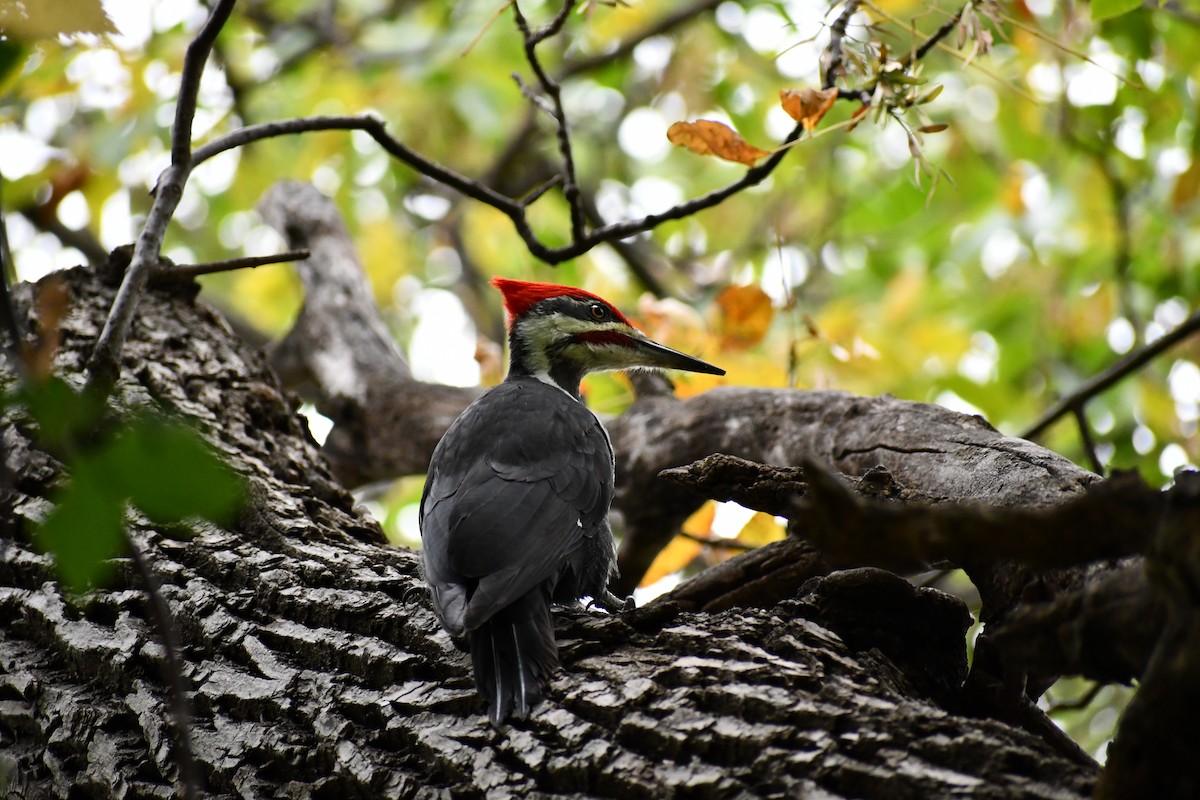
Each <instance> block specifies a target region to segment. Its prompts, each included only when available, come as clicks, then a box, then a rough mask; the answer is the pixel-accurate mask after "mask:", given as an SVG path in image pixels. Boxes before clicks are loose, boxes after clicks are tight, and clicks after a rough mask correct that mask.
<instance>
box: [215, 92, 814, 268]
mask: <svg viewBox="0 0 1200 800" xmlns="http://www.w3.org/2000/svg"><path fill="white" fill-rule="evenodd" d="M322 130H361V131H364V132H365V133H367V134H369V135H370V136H371V138H372V139H374V140H375V141H376V142H378V143H379V144H380V146H382V147H383V149H384V150H385V151H387V152H388V153H389V154H390V155H392V156H394V157H395V158H397V159H399V160H400V161H403V162H404V163H405V164H407V165H408V166H410V167H412V168H413V169H414V170H416V171H417V172H419V173H421V174H422V175H425V176H426V177H429V178H433V179H434V180H436V181H438V182H439V183H443V184H445V185H446V186H449V187H450V188H452V189H454V190H456V191H458V192H460V193H461V194H464V195H466V196H467V197H470V198H472V199H473V200H478V201H479V202H481V203H485V204H487V205H489V206H491V207H492V208H495V209H496V210H497V211H500V212H501V213H503V214H504V215H505V216H507V217H508V218H509V219H510V220H512V223H513V226H514V227H515V228H516V229H517V234H518V235H519V236H520V237H521V239H522V241H524V242H525V245H526V247H528V248H529V252H530V253H532V254H533V255H534V256H536V257H537V258H540V259H542V260H543V261H545V262H546V263H548V264H561V263H562V262H564V261H568V260H570V259H572V258H576V257H577V256H581V255H583V254H584V253H586V252H588V251H589V250H591V249H592V248H593V247H595V246H596V245H598V244H603V243H605V242H615V241H619V240H621V239H628V238H629V237H630V236H636V235H637V234H639V233H643V232H645V231H648V230H651V229H653V228H656V227H657V226H659V225H661V224H662V223H664V222H668V221H670V220H677V219H684V218H685V217H689V216H691V215H693V214H696V213H698V212H700V211H704V210H705V209H708V208H712V207H713V206H716V205H719V204H720V203H722V202H724V201H725V200H727V199H728V198H730V197H732V196H733V195H735V194H737V193H738V192H741V191H743V190H744V189H748V188H750V187H752V186H757V185H758V184H759V183H762V182H763V181H764V180H766V178H767V176H769V175H770V174H771V173H772V172H773V171H774V170H775V168H776V167H777V166H779V162H781V161H782V160H783V159H784V157H785V156H786V155H787V153H788V150H789V148H782V149H779V150H777V151H776V152H775V153H773V154H772V155H771V156H770V157H769V158H767V159H766V160H765V161H763V162H761V163H760V164H757V165H755V166H753V167H751V168H750V169H748V170H746V173H745V174H744V175H743V176H742V177H741V178H739V179H738V180H736V181H734V182H733V183H731V184H729V185H728V186H725V187H724V188H721V189H716V190H714V191H711V192H709V193H708V194H705V195H701V196H700V197H696V198H693V199H691V200H688V201H687V202H684V203H680V204H679V205H677V206H675V207H673V208H669V209H667V210H666V211H663V212H660V213H658V214H648V215H646V216H644V217H641V218H640V219H631V220H622V221H621V222H614V223H611V224H608V225H604V226H603V227H600V228H596V229H595V230H592V231H588V232H587V233H586V235H584V236H583V237H581V238H578V239H575V240H573V241H572V242H571V243H570V244H566V245H563V246H561V247H550V246H549V245H547V244H545V243H543V242H542V241H541V240H540V239H538V237H537V234H535V233H534V232H533V228H532V227H531V226H530V224H529V220H528V218H527V217H526V215H525V205H524V203H523V202H522V201H519V200H514V199H513V198H511V197H507V196H505V195H502V194H500V193H499V192H497V191H495V190H493V189H491V188H489V187H487V186H485V185H484V184H482V183H480V182H479V181H477V180H473V179H471V178H468V177H466V176H464V175H460V174H459V173H457V172H455V171H454V170H452V169H449V168H448V167H444V166H442V165H441V164H438V163H437V162H434V161H431V160H430V159H428V158H426V157H425V156H423V155H421V154H420V153H417V152H416V151H415V150H413V149H411V148H409V147H408V146H406V145H405V144H404V143H402V142H401V141H399V140H398V139H396V138H395V137H393V136H392V135H391V134H389V133H388V132H387V130H386V127H385V123H384V121H383V120H381V119H380V118H378V117H375V116H371V115H368V114H363V115H358V116H348V117H299V118H296V119H289V120H280V121H277V122H265V123H262V124H259V125H250V126H247V127H245V128H241V129H239V130H236V131H233V132H232V133H228V134H226V135H224V136H221V137H220V138H217V139H214V140H213V141H211V142H209V143H208V144H206V145H204V146H203V147H200V148H197V150H196V152H195V164H197V165H198V164H200V163H202V162H203V161H205V160H206V159H209V158H212V157H213V156H215V155H217V154H218V153H223V152H225V151H226V150H230V149H232V148H234V147H240V146H242V145H246V144H250V143H251V142H255V141H258V140H260V139H268V138H271V137H274V136H283V135H287V134H294V133H306V132H309V131H322ZM803 132H804V127H803V126H802V125H796V127H795V128H793V129H792V132H791V133H789V134H788V136H787V138H786V139H785V140H784V143H785V144H790V143H792V142H794V141H796V140H797V139H798V138H799V137H800V134H801V133H803Z"/></svg>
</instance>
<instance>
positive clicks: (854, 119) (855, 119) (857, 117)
mask: <svg viewBox="0 0 1200 800" xmlns="http://www.w3.org/2000/svg"><path fill="white" fill-rule="evenodd" d="M870 110H871V107H870V106H867V105H862V106H859V107H858V109H857V110H856V111H855V112H854V113H853V114H851V115H850V120H851V122H850V127H848V128H846V133H849V132H850V131H852V130H854V129H855V128H857V127H858V126H859V123H861V122H862V118H863V117H864V116H866V114H867V112H868V111H870Z"/></svg>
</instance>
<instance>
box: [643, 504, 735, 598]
mask: <svg viewBox="0 0 1200 800" xmlns="http://www.w3.org/2000/svg"><path fill="white" fill-rule="evenodd" d="M716 514H717V504H716V503H714V502H713V501H712V500H709V501H708V502H707V503H705V504H704V505H702V506H700V509H699V510H698V511H697V512H696V513H694V514H692V515H691V516H690V517H688V518H687V521H686V522H684V523H683V531H684V532H685V533H690V534H691V535H692V536H702V537H707V536H708V535H709V534H710V533H711V532H712V523H713V519H715V518H716ZM703 546H704V545H702V544H700V542H697V541H696V540H695V539H689V538H688V537H686V536H676V537H675V538H674V539H672V540H671V542H670V544H668V545H667V546H666V547H664V548H663V549H662V550H660V551H659V553H658V556H657V557H656V558H655V559H654V563H653V564H651V565H650V569H648V570H646V574H645V575H643V576H642V582H641V583H640V584H638V585H639V586H642V587H645V586H650V585H652V584H655V583H658V582H659V581H661V580H662V579H663V578H665V577H667V576H668V575H673V574H674V573H676V572H679V570H681V569H683V568H684V567H686V566H687V565H688V564H690V563H692V561H694V560H695V559H696V556H698V555H700V549H701V548H702V547H703Z"/></svg>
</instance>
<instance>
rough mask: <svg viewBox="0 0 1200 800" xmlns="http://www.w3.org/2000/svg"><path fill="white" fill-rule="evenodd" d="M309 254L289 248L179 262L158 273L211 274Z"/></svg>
mask: <svg viewBox="0 0 1200 800" xmlns="http://www.w3.org/2000/svg"><path fill="white" fill-rule="evenodd" d="M308 256H309V252H308V251H307V250H288V251H287V252H284V253H275V254H273V255H269V256H243V257H242V258H228V259H225V260H224V261H208V262H205V263H203V264H179V265H177V266H174V267H168V268H165V269H163V270H161V272H160V273H158V274H161V275H162V276H163V277H167V278H171V279H175V278H195V277H197V276H200V275H211V274H213V273H215V272H232V271H233V270H235V269H254V268H255V267H262V266H266V265H267V264H282V263H285V262H287V261H303V260H305V259H306V258H308ZM156 277H157V276H156Z"/></svg>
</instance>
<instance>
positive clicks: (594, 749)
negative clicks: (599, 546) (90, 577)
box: [0, 270, 1097, 798]
mask: <svg viewBox="0 0 1200 800" xmlns="http://www.w3.org/2000/svg"><path fill="white" fill-rule="evenodd" d="M65 278H66V280H67V281H68V285H69V288H70V291H71V295H72V306H71V313H70V315H69V316H68V317H67V319H66V320H64V323H63V347H62V350H61V352H60V354H59V356H58V359H57V361H56V369H57V370H58V372H59V373H60V374H62V375H63V376H65V377H67V378H68V379H69V380H72V381H76V382H79V381H82V375H83V370H84V368H85V363H86V358H87V355H88V353H89V350H90V346H91V344H92V343H93V342H94V340H95V337H96V335H97V333H98V331H99V327H100V325H101V324H102V320H103V318H104V314H105V312H106V311H107V309H108V307H109V305H110V304H111V300H112V296H113V292H112V290H111V289H110V288H108V287H106V286H103V285H101V284H100V283H99V282H98V281H96V280H95V278H94V277H93V276H92V275H90V274H89V273H87V272H85V271H83V270H76V271H72V272H70V273H68V274H67V275H66V276H65ZM37 290H38V289H37V288H31V287H24V288H23V290H22V292H21V295H22V297H23V298H24V299H25V302H23V303H22V304H21V305H22V313H23V314H25V315H26V316H27V317H28V316H29V314H30V312H29V311H28V309H29V308H30V304H29V302H28V299H29V296H30V295H31V294H32V293H34V292H36V291H37ZM29 323H30V325H31V326H35V325H36V320H33V319H30V320H29ZM122 366H123V369H122V376H123V377H122V379H121V380H120V382H119V383H118V384H117V387H116V393H115V395H114V400H113V402H114V404H115V405H116V407H117V408H132V407H136V406H140V405H155V406H158V407H162V408H166V409H168V410H170V411H172V412H174V413H178V414H181V415H185V416H187V417H189V418H191V419H193V420H195V421H196V422H197V424H199V425H200V427H201V428H202V430H203V431H204V432H205V433H206V435H207V436H208V437H209V438H210V439H211V440H212V441H213V442H214V443H215V444H216V445H217V446H218V447H219V448H220V450H221V451H222V452H223V453H224V455H225V456H226V457H227V458H228V460H229V462H230V464H231V465H232V466H233V467H234V468H235V469H236V470H237V471H238V472H239V473H241V474H243V475H244V476H246V478H247V479H248V481H249V482H250V484H251V486H252V489H253V491H252V493H251V494H252V501H251V502H250V504H249V505H248V507H247V509H246V510H245V512H244V513H243V514H242V516H241V518H240V520H239V522H238V523H237V524H236V525H234V526H232V527H230V528H229V529H219V528H216V527H213V526H210V525H206V526H200V527H199V528H198V530H197V535H196V536H195V537H194V538H192V539H191V540H187V541H181V540H179V539H177V538H175V537H176V536H177V532H172V531H162V530H156V529H154V528H153V527H152V526H150V525H148V524H146V521H145V520H141V519H137V518H133V519H131V520H130V525H131V530H132V536H133V538H134V540H135V541H136V542H137V543H138V544H139V545H140V547H141V548H142V549H143V550H144V552H145V555H146V558H147V560H148V561H149V562H150V564H151V566H152V568H153V570H154V572H155V573H156V574H157V576H158V577H159V579H160V580H161V582H162V584H163V590H162V591H163V595H164V596H165V598H166V601H167V603H168V605H169V607H170V610H171V613H172V615H173V617H174V619H175V624H176V626H177V628H178V631H179V634H180V638H181V639H182V642H183V657H184V660H185V675H186V679H187V681H188V683H189V685H190V687H191V699H192V704H193V707H194V711H195V714H194V720H193V722H192V737H193V739H194V742H195V748H196V757H197V761H198V763H199V766H200V772H201V775H202V779H203V782H204V784H205V792H206V795H207V796H211V797H233V796H241V797H329V796H334V795H335V794H336V795H339V796H363V797H376V796H422V797H451V796H453V797H472V796H485V795H486V796H497V797H501V796H526V795H529V794H531V793H534V792H541V793H546V794H556V795H563V796H609V797H671V796H677V797H730V796H740V795H758V796H774V797H796V796H803V795H804V794H806V793H810V794H814V795H816V794H820V795H821V796H828V797H865V798H870V797H879V798H883V797H887V798H929V797H945V796H956V797H995V798H1021V797H1039V798H1072V797H1084V796H1087V795H1088V794H1089V793H1090V791H1091V789H1092V786H1093V783H1094V780H1095V777H1096V772H1097V769H1096V766H1095V765H1094V764H1090V763H1087V762H1084V761H1080V760H1072V759H1068V758H1065V757H1063V756H1062V755H1060V754H1059V753H1057V752H1056V751H1055V750H1053V749H1052V748H1051V747H1049V746H1048V745H1047V744H1046V743H1045V742H1044V740H1042V739H1041V738H1039V737H1037V736H1034V735H1031V734H1029V733H1027V732H1025V731H1023V730H1020V729H1018V728H1015V727H1012V726H1009V725H1006V724H1003V723H1000V722H996V721H992V720H987V719H979V718H971V717H967V716H963V715H961V714H957V713H954V712H953V711H952V710H948V709H952V708H953V706H954V703H953V695H954V694H955V691H956V689H957V687H959V686H960V685H961V681H962V677H963V675H964V674H965V664H966V661H965V652H964V643H963V632H964V630H965V627H966V625H967V624H968V615H967V614H966V612H965V609H964V608H963V607H962V605H961V604H959V603H958V602H957V601H955V600H954V599H952V598H950V597H948V596H946V595H943V594H941V593H939V592H935V591H932V590H915V589H912V588H911V587H909V586H908V585H907V584H906V583H904V582H903V581H901V580H899V579H895V578H892V577H890V576H887V575H886V574H883V575H881V574H877V571H853V572H850V573H839V574H836V575H833V576H830V577H828V578H820V579H817V580H816V581H813V582H810V583H808V584H806V585H805V586H804V588H803V590H802V591H801V592H799V593H798V594H797V596H796V597H795V598H794V599H790V600H785V601H782V602H780V603H777V604H775V605H773V606H772V607H770V608H730V609H727V610H724V611H719V612H713V613H691V612H687V611H684V610H682V609H681V607H680V606H679V605H677V604H671V603H661V604H655V605H654V606H651V607H647V608H646V609H641V610H638V611H635V612H631V613H627V614H622V615H618V616H604V615H599V614H596V613H587V612H584V611H581V610H564V611H563V612H562V613H560V614H559V615H558V622H557V625H558V635H559V638H560V641H561V643H562V646H563V657H564V663H565V670H564V671H563V672H562V673H561V674H560V675H559V676H558V677H556V679H555V680H554V681H553V682H552V683H551V685H550V688H549V692H548V695H549V696H548V700H547V702H546V703H545V704H544V705H543V706H542V707H541V708H540V709H539V711H538V712H537V713H536V714H535V715H534V717H533V718H532V719H530V720H529V721H527V722H524V723H520V724H517V725H513V726H511V727H507V728H505V729H502V730H494V729H492V728H491V727H490V726H489V725H488V723H487V721H486V718H485V717H484V716H483V715H482V713H481V711H482V706H481V703H480V701H479V700H477V698H476V697H475V694H474V690H473V688H472V684H471V679H470V675H469V668H468V660H467V658H466V657H465V656H464V655H463V654H461V653H460V652H458V651H457V650H456V649H455V648H454V647H453V645H452V644H451V642H450V641H449V640H448V639H447V637H446V636H445V634H444V633H442V632H441V631H440V630H439V628H438V626H437V624H436V622H435V620H434V618H433V616H432V614H431V612H430V611H429V608H428V604H427V602H426V599H425V597H424V595H423V592H422V591H421V589H420V581H419V578H418V576H417V567H416V564H417V559H416V558H415V556H414V555H413V554H412V553H411V552H408V551H405V550H401V549H396V548H392V547H389V546H387V544H386V543H385V542H384V541H383V537H382V535H381V533H380V530H379V528H378V527H377V526H376V525H375V523H374V522H372V521H371V520H370V519H369V518H367V517H366V516H365V515H364V514H363V513H362V512H361V511H360V510H358V509H357V508H356V507H355V505H354V502H353V498H352V496H351V495H350V494H348V493H347V492H346V491H345V490H344V489H343V488H342V487H341V486H340V485H339V484H338V483H337V482H336V481H335V480H334V479H333V477H332V475H331V474H330V472H329V470H328V468H327V467H326V465H325V462H324V461H323V460H322V458H321V456H320V455H319V454H318V452H317V448H316V446H315V444H314V442H313V441H312V440H311V438H310V437H309V435H308V433H307V429H306V427H305V425H304V424H303V422H302V421H300V420H299V419H298V418H297V416H296V415H295V413H294V410H295V401H294V400H293V399H291V398H290V397H289V395H288V393H287V392H286V391H285V390H284V389H283V388H282V387H281V385H280V383H279V381H278V379H277V378H276V377H275V376H274V375H273V374H272V373H271V371H270V370H269V369H268V367H267V363H266V360H265V358H264V357H263V356H261V355H260V354H258V353H256V352H254V351H251V350H248V349H247V348H245V347H243V346H242V345H240V344H239V343H238V342H237V341H235V340H234V338H233V336H232V335H231V334H230V332H229V330H228V328H227V327H226V326H224V325H223V323H222V322H221V320H220V319H219V318H217V317H216V315H215V314H214V313H212V312H211V311H209V310H207V309H206V308H205V307H204V306H202V305H197V304H195V303H194V301H193V299H192V296H191V293H190V292H188V291H184V290H181V289H176V290H174V291H172V292H166V291H163V290H155V291H152V293H151V294H150V295H149V296H147V297H146V298H145V300H144V302H143V303H142V306H141V311H140V316H139V317H138V319H137V320H136V321H135V323H134V326H133V329H132V331H131V334H130V338H129V342H128V344H127V346H126V348H125V351H124V358H123V365H122ZM6 380H7V379H6ZM33 433H34V431H33V430H32V424H31V423H30V422H29V421H28V420H27V419H24V418H21V417H19V416H17V417H11V418H8V419H6V420H5V423H4V426H3V442H4V458H5V464H6V466H7V468H8V476H9V478H8V485H6V486H5V487H4V490H3V493H2V494H0V535H2V536H3V540H2V541H0V744H2V746H3V756H2V757H0V769H2V770H3V771H4V772H5V773H6V774H7V776H8V780H9V781H10V786H9V794H10V796H12V797H15V798H34V797H38V798H40V797H47V796H50V797H68V796H70V797H110V796H111V797H130V798H133V797H168V796H172V795H173V794H174V793H175V792H176V791H177V788H176V786H175V779H176V775H177V769H176V766H175V761H174V758H175V756H176V754H177V746H176V743H175V737H174V734H173V732H172V727H171V723H170V719H169V715H168V712H167V708H168V703H167V701H166V688H165V682H164V680H163V678H162V671H163V655H162V649H161V647H160V646H159V645H158V643H157V639H156V636H155V634H154V632H153V630H152V626H151V625H150V624H149V623H148V622H147V619H148V614H147V610H146V601H145V597H144V595H143V593H142V592H141V591H140V588H141V587H140V584H139V581H138V579H137V577H136V573H135V571H134V570H133V569H132V568H131V567H129V566H126V567H125V568H124V569H122V570H121V571H120V573H119V577H118V579H117V581H116V583H115V584H114V585H113V586H111V587H109V588H106V589H104V590H97V591H95V592H92V593H90V594H88V595H87V596H85V597H82V598H70V597H66V596H64V594H63V592H62V591H61V590H60V589H59V587H58V585H57V583H56V581H55V575H54V571H53V568H52V564H51V562H50V560H49V559H48V558H47V557H45V556H43V555H40V554H38V553H37V552H36V551H35V549H34V548H33V547H31V545H30V544H29V539H28V535H27V532H26V526H27V525H28V524H29V523H31V522H32V521H33V520H36V519H37V518H39V517H40V516H42V515H43V514H44V513H45V512H46V510H47V508H48V501H47V500H46V497H47V496H48V494H49V493H50V491H51V489H52V487H53V485H54V482H55V480H56V478H57V476H58V474H59V472H60V466H59V465H58V464H57V462H55V460H54V458H53V457H52V456H50V455H48V454H46V453H44V452H42V451H40V450H39V449H38V448H37V446H36V444H35V443H34V440H33ZM169 468H170V465H164V469H169ZM876 612H879V613H876ZM884 612H886V613H884Z"/></svg>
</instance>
